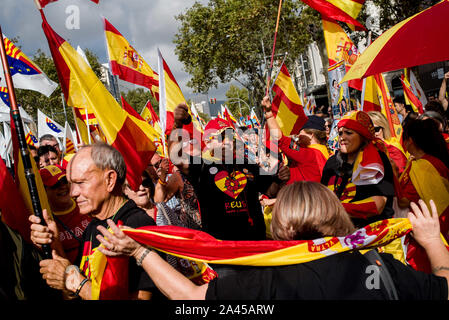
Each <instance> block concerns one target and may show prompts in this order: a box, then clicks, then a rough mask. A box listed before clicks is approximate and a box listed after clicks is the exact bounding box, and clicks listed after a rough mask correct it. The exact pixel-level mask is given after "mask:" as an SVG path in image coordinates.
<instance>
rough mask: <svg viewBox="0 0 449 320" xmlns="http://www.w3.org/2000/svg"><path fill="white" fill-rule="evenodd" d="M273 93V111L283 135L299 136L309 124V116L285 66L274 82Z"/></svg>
mask: <svg viewBox="0 0 449 320" xmlns="http://www.w3.org/2000/svg"><path fill="white" fill-rule="evenodd" d="M273 92H275V94H276V95H275V97H274V98H273V102H272V103H271V105H272V111H273V114H274V116H275V118H276V121H277V122H278V124H279V127H280V128H281V130H282V133H283V134H284V136H290V135H293V134H298V133H299V131H300V130H301V128H302V126H303V125H304V124H305V123H306V122H307V116H306V114H305V113H304V107H303V106H302V104H301V99H300V98H299V94H298V92H297V91H296V89H295V86H294V85H293V81H292V78H291V77H290V73H289V72H288V70H287V67H286V66H285V64H283V65H282V66H281V70H280V72H279V75H278V76H277V78H276V81H275V82H274V85H273Z"/></svg>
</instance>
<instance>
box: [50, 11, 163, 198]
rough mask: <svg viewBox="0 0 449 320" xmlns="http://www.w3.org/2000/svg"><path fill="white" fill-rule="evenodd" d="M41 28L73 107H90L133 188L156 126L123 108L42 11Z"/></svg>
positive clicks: (152, 148)
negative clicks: (116, 153)
mask: <svg viewBox="0 0 449 320" xmlns="http://www.w3.org/2000/svg"><path fill="white" fill-rule="evenodd" d="M41 15H42V28H43V30H44V33H45V36H46V37H47V40H48V44H49V47H50V51H51V54H52V56H53V61H54V63H55V65H56V69H57V71H58V77H59V81H60V83H61V88H62V91H63V92H64V95H65V98H66V100H67V105H68V106H70V107H75V108H76V107H83V108H85V107H87V108H88V110H90V111H92V112H93V113H94V114H95V117H96V119H97V121H98V124H99V125H100V127H101V131H102V132H103V134H104V136H105V137H106V139H107V142H108V143H109V144H110V145H112V146H113V147H114V148H116V149H117V150H119V151H120V153H121V154H122V156H123V158H124V160H125V163H126V165H127V173H126V178H127V180H128V183H129V185H130V186H131V188H132V189H133V190H137V189H138V188H139V186H140V184H141V182H142V172H143V171H144V170H145V168H146V167H147V165H148V163H149V161H150V159H151V157H152V156H153V154H154V152H155V151H156V147H155V145H154V143H153V141H151V137H150V136H148V135H147V132H149V131H151V130H153V128H152V127H151V126H150V125H149V124H148V123H146V122H144V121H136V119H135V118H134V117H132V116H129V115H128V113H127V112H126V111H125V110H123V109H122V108H121V107H120V105H119V104H118V103H117V101H116V100H115V99H114V97H113V96H112V95H111V94H110V93H109V91H108V90H107V89H106V88H105V87H104V85H103V84H102V83H101V81H100V80H99V79H98V78H97V76H96V75H95V73H94V72H93V71H92V69H91V68H90V67H89V66H88V65H87V63H86V62H85V61H84V59H83V57H82V56H81V55H80V54H79V53H78V52H77V51H76V50H75V49H74V48H73V47H72V46H71V45H70V44H69V43H68V42H67V41H65V40H64V39H63V38H61V37H60V36H59V35H58V34H57V33H56V32H54V30H53V29H52V28H51V27H50V25H49V24H48V22H47V20H46V18H45V15H44V13H43V11H42V10H41Z"/></svg>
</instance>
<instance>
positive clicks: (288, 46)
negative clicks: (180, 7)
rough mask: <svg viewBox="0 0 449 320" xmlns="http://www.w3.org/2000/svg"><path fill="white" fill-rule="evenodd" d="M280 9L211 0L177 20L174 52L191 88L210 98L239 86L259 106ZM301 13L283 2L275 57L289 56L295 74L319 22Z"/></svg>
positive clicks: (262, 2) (272, 1)
mask: <svg viewBox="0 0 449 320" xmlns="http://www.w3.org/2000/svg"><path fill="white" fill-rule="evenodd" d="M278 4H279V1H278V0H246V1H241V0H210V1H209V3H208V4H207V5H202V4H200V3H195V4H194V5H193V6H192V7H191V8H190V9H188V10H187V11H186V12H185V13H184V14H181V15H179V16H177V17H176V19H177V20H179V21H180V23H181V26H180V28H179V29H178V32H177V34H176V35H175V39H174V43H175V44H176V49H175V52H176V54H177V55H178V58H179V60H180V61H181V62H183V64H184V66H185V69H186V71H187V72H188V73H189V74H190V75H191V76H192V78H191V79H190V81H189V82H188V86H189V87H191V88H193V89H194V91H195V92H197V93H206V92H207V91H208V90H209V89H210V88H213V87H217V85H218V83H220V82H221V83H227V82H230V81H233V80H235V81H238V82H239V83H240V84H241V85H242V86H243V87H245V88H246V89H247V90H248V91H249V92H250V93H251V98H250V99H251V100H252V101H251V102H252V103H251V104H253V105H254V104H257V105H258V104H259V101H261V99H262V97H263V96H264V93H265V87H266V68H267V67H268V65H269V64H270V61H269V60H270V55H271V49H272V46H273V34H274V30H275V25H276V18H277V11H278ZM303 8H304V5H303V4H302V2H301V1H299V0H296V1H295V0H287V1H284V2H283V7H282V13H281V19H280V24H279V30H278V37H277V43H276V53H277V54H279V53H282V54H283V53H285V52H288V55H287V57H286V60H285V62H286V64H287V67H289V68H291V69H293V68H292V67H293V64H294V61H295V59H296V58H297V57H298V55H299V54H300V53H301V52H303V51H304V50H305V48H306V47H307V44H309V43H310V42H311V41H312V37H311V35H310V33H309V31H308V26H309V25H310V24H317V23H319V22H320V21H319V15H318V14H317V13H315V12H313V11H311V10H310V9H305V10H303ZM277 58H278V59H277V60H278V62H279V61H281V60H282V57H277Z"/></svg>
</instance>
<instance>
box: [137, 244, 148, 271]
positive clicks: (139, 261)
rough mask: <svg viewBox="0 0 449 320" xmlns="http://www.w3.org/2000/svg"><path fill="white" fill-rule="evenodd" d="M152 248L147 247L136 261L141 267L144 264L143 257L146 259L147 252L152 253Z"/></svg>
mask: <svg viewBox="0 0 449 320" xmlns="http://www.w3.org/2000/svg"><path fill="white" fill-rule="evenodd" d="M150 251H151V250H150V249H148V248H146V249H145V251H144V252H143V253H142V255H141V256H140V258H139V259H138V260H137V261H136V264H137V265H138V266H139V267H141V266H142V262H143V259H145V257H146V256H147V254H149V253H150Z"/></svg>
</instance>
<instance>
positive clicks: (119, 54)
mask: <svg viewBox="0 0 449 320" xmlns="http://www.w3.org/2000/svg"><path fill="white" fill-rule="evenodd" d="M104 31H105V36H106V43H107V49H108V54H109V64H110V66H111V72H112V74H114V75H117V76H118V77H119V78H120V79H122V80H124V81H128V82H131V83H134V84H137V85H140V86H144V87H146V88H148V89H149V90H150V91H151V94H152V95H153V97H154V98H156V100H158V101H159V78H158V75H157V73H155V72H154V71H153V69H151V67H150V66H149V65H148V64H147V63H146V62H145V60H144V59H143V58H142V56H140V55H139V53H138V52H137V51H136V50H135V49H134V48H133V47H132V46H131V45H130V44H129V42H128V40H126V39H125V37H123V35H122V34H121V33H120V32H119V31H118V30H117V29H116V28H115V27H114V26H113V25H112V24H111V23H110V22H109V21H108V20H106V19H104Z"/></svg>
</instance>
